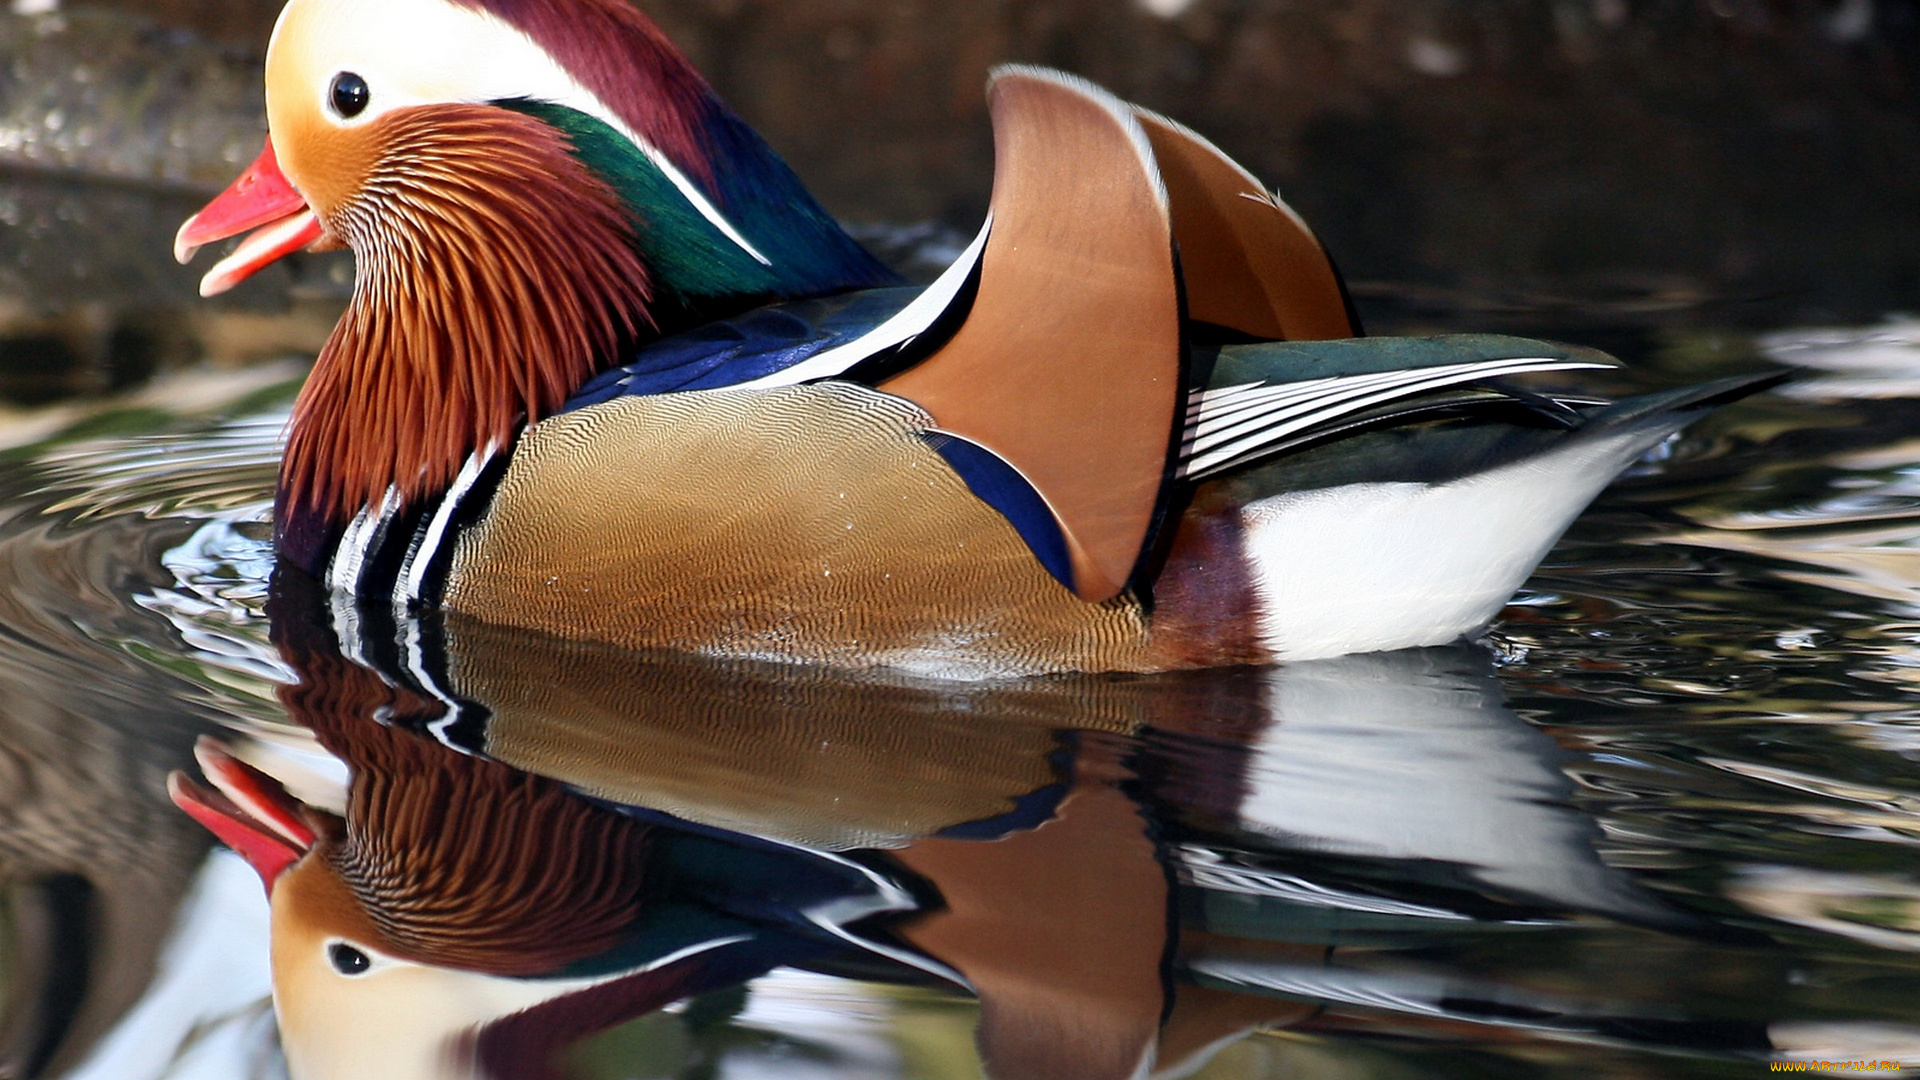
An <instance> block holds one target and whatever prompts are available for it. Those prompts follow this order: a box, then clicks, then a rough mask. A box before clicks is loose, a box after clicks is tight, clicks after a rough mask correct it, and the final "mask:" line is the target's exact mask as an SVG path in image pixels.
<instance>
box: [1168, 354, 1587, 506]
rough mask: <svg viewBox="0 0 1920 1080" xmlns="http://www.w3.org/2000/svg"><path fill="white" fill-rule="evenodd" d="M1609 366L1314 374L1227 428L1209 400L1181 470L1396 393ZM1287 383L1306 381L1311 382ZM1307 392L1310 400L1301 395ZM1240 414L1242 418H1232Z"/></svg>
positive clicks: (1501, 365) (1232, 456)
mask: <svg viewBox="0 0 1920 1080" xmlns="http://www.w3.org/2000/svg"><path fill="white" fill-rule="evenodd" d="M1605 366H1606V365H1604V364H1597V363H1593V362H1591V361H1581V360H1543V359H1530V360H1501V361H1494V362H1491V363H1488V362H1478V363H1473V364H1453V365H1447V366H1446V367H1435V368H1421V369H1418V370H1417V371H1416V372H1394V373H1391V374H1392V375H1394V376H1396V378H1393V379H1382V378H1380V377H1379V376H1373V375H1367V376H1359V377H1357V378H1354V379H1330V380H1313V381H1314V382H1315V383H1317V384H1318V385H1317V386H1315V387H1313V388H1312V390H1311V393H1310V395H1300V394H1289V395H1287V396H1285V397H1284V398H1282V399H1281V400H1280V401H1279V402H1278V403H1277V404H1274V405H1273V406H1272V408H1271V409H1270V410H1264V411H1260V412H1258V413H1257V415H1254V416H1253V417H1252V418H1250V419H1238V418H1237V417H1229V418H1227V419H1228V421H1229V423H1230V426H1228V427H1226V428H1225V429H1220V428H1219V427H1218V425H1217V422H1216V421H1215V418H1213V417H1211V416H1208V415H1207V414H1206V412H1205V408H1204V406H1203V408H1202V415H1201V416H1200V417H1198V418H1197V420H1196V423H1195V429H1196V430H1197V429H1198V428H1200V427H1202V426H1205V427H1206V429H1207V430H1206V434H1205V435H1204V436H1202V435H1199V434H1197V433H1196V434H1195V435H1194V437H1193V439H1192V445H1191V446H1190V447H1189V448H1188V449H1186V450H1185V452H1184V456H1185V457H1186V461H1185V462H1183V463H1182V465H1181V469H1180V472H1181V475H1183V476H1188V477H1193V476H1198V475H1201V474H1203V473H1206V472H1208V471H1211V470H1214V469H1218V468H1222V467H1224V466H1226V465H1228V464H1231V463H1233V462H1234V461H1235V460H1236V459H1238V458H1240V457H1243V456H1245V455H1247V454H1249V453H1251V452H1254V451H1256V450H1258V449H1260V448H1262V447H1264V446H1269V445H1272V444H1274V443H1278V442H1280V441H1282V440H1284V439H1286V438H1288V437H1290V436H1292V435H1295V434H1298V433H1300V432H1303V431H1307V430H1310V429H1312V428H1315V427H1319V426H1323V425H1326V424H1329V423H1332V422H1333V421H1335V420H1338V419H1339V418H1341V417H1343V416H1348V415H1351V414H1353V413H1357V412H1360V411H1362V410H1365V409H1369V408H1372V407H1373V406H1375V405H1379V404H1382V403H1385V402H1388V401H1392V400H1394V399H1396V398H1402V397H1412V396H1415V395H1418V394H1422V393H1426V392H1428V391H1430V390H1438V389H1442V388H1444V387H1448V386H1457V385H1459V384H1461V383H1466V382H1473V381H1475V380H1477V379H1483V378H1490V377H1493V376H1497V375H1512V374H1519V373H1521V372H1533V371H1572V370H1580V369H1586V368H1599V367H1605ZM1286 385H1287V386H1289V387H1303V388H1304V387H1305V384H1286ZM1303 397H1304V400H1295V399H1298V398H1303ZM1236 419H1238V422H1232V421H1234V420H1236Z"/></svg>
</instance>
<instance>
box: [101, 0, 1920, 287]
mask: <svg viewBox="0 0 1920 1080" xmlns="http://www.w3.org/2000/svg"><path fill="white" fill-rule="evenodd" d="M68 2H69V4H72V3H73V2H74V0H68ZM638 2H639V3H640V4H641V6H642V7H643V8H645V9H646V10H647V11H649V12H650V13H651V14H653V15H654V17H655V18H656V19H657V20H658V21H659V22H660V23H661V24H662V25H664V26H665V27H666V28H667V29H668V30H669V32H670V33H671V34H672V35H673V36H674V38H675V39H676V40H678V41H679V42H680V43H681V44H682V46H683V47H684V48H686V50H687V51H688V52H689V53H690V54H691V55H692V56H693V58H694V59H695V61H696V62H697V63H698V64H699V65H700V67H701V68H702V69H703V70H704V71H706V72H707V73H708V75H709V77H710V78H711V79H712V81H713V82H714V83H715V85H716V86H718V87H719V88H720V89H721V91H722V92H723V93H724V94H725V95H726V96H727V97H728V98H729V100H731V101H732V102H734V104H735V105H736V106H737V107H738V108H739V109H740V111H741V112H743V113H744V114H745V115H746V116H747V117H748V118H749V119H750V120H751V121H753V122H754V123H755V124H757V125H758V126H760V127H761V129H762V130H763V131H764V132H765V133H766V134H767V136H768V137H769V138H770V140H771V141H772V142H773V143H774V144H775V145H776V146H777V147H779V148H780V149H781V150H782V151H783V152H784V153H785V154H787V155H788V157H789V158H790V159H791V161H792V162H793V164H794V165H795V167H796V168H797V169H798V170H799V172H800V173H801V174H802V175H803V176H804V177H806V178H807V179H808V181H809V182H810V183H811V184H813V185H814V187H815V189H816V190H817V191H818V192H819V193H820V194H821V195H822V197H823V198H824V199H825V201H826V202H827V203H828V205H829V206H830V207H831V208H832V209H833V210H834V211H835V212H837V213H839V214H841V215H843V216H845V217H848V218H850V219H854V220H864V221H876V220H878V221H891V222H907V221H919V220H926V219H938V220H942V221H946V222H948V223H950V224H951V225H953V226H954V227H955V228H958V229H967V230H970V229H971V227H972V225H973V223H974V222H975V221H977V219H978V215H979V213H980V211H981V209H982V208H983V207H984V205H985V200H986V193H987V186H988V180H989V176H990V168H991V162H990V142H989V138H988V133H987V128H986V121H985V118H984V110H983V108H982V100H981V85H982V82H983V80H984V78H985V75H986V72H987V71H988V69H989V68H990V67H991V66H993V65H994V64H998V63H1003V62H1026V63H1039V64H1048V65H1053V66H1058V67H1062V68H1065V69H1067V70H1070V71H1074V72H1077V73H1079V74H1082V75H1085V76H1087V77H1089V78H1091V79H1094V80H1095V81H1097V82H1100V83H1103V84H1105V85H1107V86H1109V87H1111V88H1113V89H1114V90H1115V91H1116V92H1118V93H1120V94H1121V95H1123V96H1126V97H1128V98H1131V99H1133V100H1136V101H1140V102H1142V103H1144V104H1146V105H1149V106H1151V107H1153V108H1156V109H1159V110H1161V111H1164V112H1166V113H1168V114H1169V115H1172V116H1174V117H1175V118H1177V119H1180V120H1182V121H1185V122H1187V123H1188V124H1190V125H1192V126H1193V127H1195V128H1197V129H1199V130H1200V131H1201V132H1203V133H1204V134H1207V135H1209V136H1210V137H1212V138H1213V139H1215V141H1217V142H1218V143H1219V144H1220V145H1221V146H1222V147H1223V148H1225V149H1226V150H1228V151H1229V152H1230V153H1232V154H1234V155H1236V156H1238V157H1240V158H1241V159H1242V160H1243V161H1245V163H1246V164H1247V165H1249V166H1250V167H1251V168H1253V169H1254V170H1255V171H1256V172H1257V173H1259V174H1260V175H1261V176H1263V177H1264V178H1266V179H1268V180H1269V181H1271V182H1273V183H1275V184H1277V185H1278V186H1280V187H1281V189H1282V190H1283V192H1284V193H1285V195H1286V196H1287V198H1288V199H1289V200H1290V201H1292V202H1293V203H1294V204H1295V206H1296V207H1298V208H1299V209H1300V210H1301V211H1302V212H1303V213H1304V214H1305V215H1306V216H1307V218H1308V219H1309V220H1310V221H1311V222H1313V223H1314V224H1315V225H1316V226H1317V227H1318V228H1319V229H1320V231H1321V232H1322V233H1323V235H1324V237H1325V238H1326V240H1327V242H1328V245H1329V247H1330V248H1331V249H1332V250H1333V251H1334V253H1335V254H1336V256H1337V258H1338V259H1339V260H1340V262H1341V263H1342V265H1343V266H1344V268H1345V269H1346V270H1347V272H1348V273H1349V275H1350V276H1351V277H1353V278H1354V279H1355V280H1356V281H1357V282H1359V283H1360V285H1361V289H1360V291H1361V292H1362V294H1363V296H1365V295H1379V296H1385V295H1387V294H1389V293H1391V294H1392V296H1393V297H1394V298H1396V299H1395V302H1396V303H1400V304H1403V305H1404V304H1412V305H1414V306H1416V307H1418V306H1420V305H1422V304H1428V305H1430V306H1432V307H1434V308H1436V309H1440V310H1448V311H1452V310H1458V309H1461V308H1467V309H1473V310H1477V311H1480V312H1483V313H1492V314H1495V315H1498V314H1499V313H1501V312H1520V313H1527V312H1546V313H1548V317H1549V318H1551V317H1552V313H1554V312H1561V311H1569V310H1575V311H1577V310H1591V309H1594V308H1596V306H1597V307H1599V308H1602V309H1605V310H1608V311H1612V312H1617V313H1627V314H1632V313H1635V312H1643V313H1644V312H1657V311H1663V310H1684V311H1689V312H1695V313H1704V316H1703V317H1707V318H1711V319H1717V320H1725V321H1731V322H1736V323H1738V322H1746V323H1778V322H1782V321H1788V320H1799V319H1820V318H1837V317H1853V318H1863V317H1870V316H1874V315H1877V314H1879V313H1881V312H1883V311H1885V310H1888V309H1897V308H1901V307H1907V306H1911V305H1912V304H1913V303H1914V302H1915V298H1916V292H1917V289H1920V244H1916V243H1915V242H1914V240H1915V238H1920V183H1916V182H1915V181H1914V180H1913V177H1915V176H1920V109H1917V108H1916V106H1917V105H1920V101H1917V99H1916V87H1915V78H1916V74H1920V65H1917V64H1916V56H1917V55H1920V44H1917V42H1920V25H1917V24H1920V4H1917V3H1916V2H1915V0H1532V2H1525V3H1521V2H1514V0H967V2H965V3H955V2H952V0H884V2H881V0H638ZM275 6H276V5H273V4H271V3H266V2H261V0H124V2H123V3H122V7H123V9H129V10H134V11H137V12H139V13H141V14H143V15H146V16H151V17H153V18H155V19H161V20H167V21H169V22H170V23H172V24H174V25H178V26H183V27H187V28H190V29H192V30H193V31H194V32H195V33H196V34H198V35H200V36H203V37H210V38H213V39H215V40H217V41H219V42H221V43H223V44H225V45H226V46H229V47H231V48H234V49H246V48H253V49H255V50H257V49H258V47H259V45H260V43H262V42H263V41H264V38H265V34H266V31H267V28H268V27H269V26H270V24H271V19H272V14H273V9H274V7H275ZM74 10H79V9H77V8H76V9H74ZM154 62H155V63H157V64H163V65H164V64H166V63H168V62H169V58H168V56H167V54H166V52H165V49H164V48H162V49H161V50H159V51H158V52H156V53H155V55H154ZM193 62H194V63H195V64H198V65H200V66H202V67H204V66H205V65H206V64H207V63H208V61H207V60H206V59H205V58H204V57H196V58H195V59H194V61H193ZM224 102H225V99H224V98H222V103H220V104H218V105H217V106H216V107H218V108H222V109H230V108H232V106H231V105H229V104H225V103H224ZM228 152H230V151H228ZM195 175H198V173H195Z"/></svg>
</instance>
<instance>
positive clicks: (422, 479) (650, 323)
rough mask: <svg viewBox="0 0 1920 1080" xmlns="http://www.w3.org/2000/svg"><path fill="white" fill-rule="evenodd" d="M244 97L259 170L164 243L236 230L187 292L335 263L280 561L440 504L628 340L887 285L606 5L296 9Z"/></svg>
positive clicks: (292, 462)
mask: <svg viewBox="0 0 1920 1080" xmlns="http://www.w3.org/2000/svg"><path fill="white" fill-rule="evenodd" d="M266 97H267V116H268V128H269V136H268V141H267V145H266V147H265V149H264V150H263V152H262V153H261V156H260V158H259V159H258V160H257V161H255V162H254V163H253V165H252V166H250V167H249V168H248V170H247V171H246V172H245V173H244V174H243V175H242V176H241V178H240V179H239V180H238V181H236V182H235V184H234V185H233V186H232V187H230V188H229V189H228V190H227V191H226V192H225V193H223V194H222V195H221V196H219V197H218V198H216V199H215V200H214V201H213V202H212V203H210V204H209V205H208V206H207V207H206V208H205V209H204V210H202V211H201V212H200V213H199V214H197V215H195V216H194V217H193V218H191V219H190V220H188V221H187V222H186V224H185V225H183V226H182V228H181V230H180V233H179V236H178V238H177V240H176V248H175V253H176V255H178V256H179V257H180V258H181V259H182V260H183V261H184V260H185V259H187V258H191V256H192V255H193V253H194V252H195V251H196V250H197V249H198V248H199V247H200V246H201V245H204V244H207V243H210V242H213V241H215V240H220V239H224V238H226V237H229V236H233V235H236V234H238V233H241V232H244V231H246V230H248V229H254V230H256V231H255V232H253V233H252V235H250V236H248V237H247V238H246V239H245V240H243V241H242V242H241V243H240V244H239V246H238V247H237V248H236V249H235V250H234V251H233V253H232V254H230V255H229V256H227V257H226V258H225V259H223V260H222V261H221V262H220V263H218V264H217V265H216V266H215V267H214V268H213V269H212V271H211V272H209V273H208V274H207V276H206V278H205V279H204V280H203V282H202V291H203V292H206V293H214V292H219V291H222V290H224V289H226V288H230V287H231V286H233V285H234V284H236V283H238V282H239V281H241V280H243V279H245V278H246V277H247V276H249V275H250V274H252V273H254V272H255V271H257V270H259V269H260V268H262V267H264V266H266V265H267V264H269V263H271V262H273V261H274V260H275V259H278V258H280V257H281V256H283V255H286V254H289V253H291V252H293V251H296V250H299V249H302V248H319V249H325V248H340V247H346V248H351V249H352V251H353V253H354V257H355V263H356V276H355V284H354V290H353V295H352V299H351V301H350V306H349V310H348V311H347V313H346V315H345V316H344V317H343V318H342V319H341V321H340V323H339V325H338V326H337V327H336V329H335V332H334V334H333V337H332V339H331V340H330V341H329V343H328V345H327V346H326V348H325V350H324V352H323V353H322V355H321V357H320V359H319V362H318V364H317V365H316V368H315V371H314V376H313V378H312V379H310V380H309V383H308V386H307V388H306V391H305V393H304V394H303V396H302V398H301V401H300V403H299V405H298V407H297V408H296V412H295V418H294V424H293V427H292V430H291V433H290V437H289V446H288V453H287V460H286V466H285V469H284V470H283V472H282V475H281V489H280V496H281V498H280V504H281V513H280V519H281V520H280V526H281V529H282V535H283V537H286V536H287V535H288V532H289V530H290V529H291V530H292V531H293V533H294V534H295V536H294V539H296V541H297V540H299V538H300V537H301V536H303V535H305V534H309V533H311V534H314V535H313V536H312V537H311V538H309V539H307V540H306V541H305V542H304V543H301V542H296V543H294V544H292V545H291V550H290V553H291V554H294V555H295V556H296V557H299V556H300V555H303V554H304V555H307V556H309V557H308V558H306V559H303V560H301V561H305V562H311V561H313V557H314V551H317V549H319V548H321V547H324V546H325V541H326V539H327V538H328V533H329V532H330V530H332V529H337V528H338V527H339V526H340V525H342V524H343V523H344V521H345V520H347V519H350V518H351V517H352V516H353V514H355V513H357V512H358V511H359V510H360V509H361V508H362V507H365V506H369V505H373V506H378V505H380V504H381V503H382V502H383V500H387V499H389V498H391V499H394V500H396V501H398V502H399V503H401V504H406V503H409V502H411V501H413V500H416V499H419V498H424V497H427V496H431V495H433V494H437V493H438V491H440V490H443V489H444V488H445V486H446V485H447V483H449V482H450V481H451V479H452V478H453V476H454V474H455V473H457V471H458V470H459V468H460V466H461V464H462V463H463V462H464V461H465V460H466V458H467V457H468V456H470V455H472V454H474V453H476V452H480V453H484V452H488V451H490V450H492V449H497V448H500V447H503V446H505V445H506V444H508V443H510V442H511V440H512V438H513V437H514V435H515V434H516V433H517V431H518V429H519V427H520V426H521V425H523V424H525V423H531V422H533V421H535V420H538V419H539V418H540V417H541V416H544V415H546V414H548V413H550V412H552V411H553V410H554V409H556V408H557V407H558V406H559V405H560V404H561V403H562V402H563V401H565V399H566V398H567V397H568V395H569V394H571V392H572V391H573V390H574V389H575V388H576V387H578V386H579V385H580V383H582V382H583V381H585V380H586V379H587V378H588V377H590V376H591V375H592V374H593V373H594V372H596V371H598V370H600V369H602V368H605V367H607V366H610V365H611V364H613V363H615V362H617V361H618V360H619V359H620V358H621V357H622V356H623V355H624V353H625V351H626V350H627V348H628V347H629V346H630V345H632V344H634V343H635V342H637V341H642V340H646V339H649V338H651V337H652V336H655V335H657V334H659V333H660V332H662V331H670V330H673V329H677V328H680V327H683V326H686V325H690V324H694V323H697V322H702V321H706V320H708V319H711V318H715V317H719V316H723V315H728V314H733V313H735V312H737V311H740V310H744V309H746V308H748V307H751V306H755V305H757V304H759V303H762V302H765V301H767V300H769V299H776V298H790V297H801V296H813V295H821V294H825V293H831V292H838V291H843V290H846V289H850V288H859V287H864V286H869V285H875V284H883V283H889V282H891V281H892V277H891V275H890V274H889V273H888V272H887V271H886V270H884V269H883V268H882V267H880V266H879V265H878V264H877V263H876V262H874V261H873V259H872V258H871V257H870V256H869V255H867V254H866V252H864V251H863V250H861V249H860V247H859V246H858V245H857V244H856V243H854V242H853V241H852V240H851V239H850V238H849V237H847V236H846V234H845V233H844V232H842V231H841V230H840V229H839V228H838V226H837V225H835V224H834V223H833V221H832V220H831V218H829V217H828V215H827V214H826V213H825V212H824V211H823V210H822V209H821V208H820V207H819V205H818V204H817V203H815V202H814V201H813V199H812V198H811V197H810V196H809V195H807V193H806V191H805V190H804V189H803V188H802V187H801V185H800V184H799V182H798V180H797V179H795V178H794V176H793V174H792V173H791V171H789V170H788V169H787V168H786V166H785V165H784V164H783V163H781V162H780V160H779V159H778V157H777V156H775V155H774V154H773V153H772V151H771V150H769V149H768V148H767V146H766V145H765V144H764V143H763V142H762V141H761V140H760V139H759V138H758V136H756V135H755V134H754V133H753V132H752V131H751V130H750V129H749V128H747V127H746V125H745V124H744V123H742V122H741V121H740V120H739V118H738V117H737V116H735V115H734V114H733V113H732V112H731V111H730V110H728V109H727V108H726V107H725V106H724V105H723V104H722V103H721V102H720V101H719V99H718V98H717V97H716V96H715V95H714V94H713V92H712V91H711V90H710V89H709V88H708V86H707V85H706V83H705V82H704V81H703V80H702V79H701V78H700V77H699V75H698V74H697V73H695V72H694V70H693V69H692V67H691V66H690V65H689V64H688V63H687V61H686V60H685V58H684V57H682V56H681V55H680V53H679V52H678V51H676V50H675V49H674V48H673V46H672V45H671V44H669V43H668V42H667V40H666V39H665V38H664V37H663V36H662V35H661V34H660V32H659V31H658V29H657V28H655V27H654V26H653V25H652V24H651V23H649V22H648V21H647V20H646V19H645V17H644V16H642V15H640V14H639V13H638V12H637V11H635V10H634V9H633V8H631V7H630V6H628V5H626V4H624V3H620V2H619V0H293V2H292V3H290V4H288V5H287V7H286V9H285V10H284V11H283V12H282V13H281V16H280V20H279V22H278V24H277V25H276V27H275V29H274V34H273V38H272V41H271V43H270V45H269V46H268V51H267V65H266ZM285 546H287V545H283V547H285ZM302 549H314V551H304V550H302Z"/></svg>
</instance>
